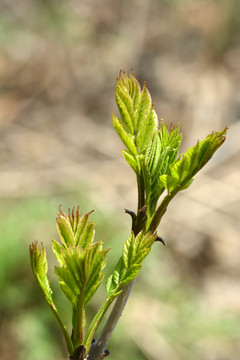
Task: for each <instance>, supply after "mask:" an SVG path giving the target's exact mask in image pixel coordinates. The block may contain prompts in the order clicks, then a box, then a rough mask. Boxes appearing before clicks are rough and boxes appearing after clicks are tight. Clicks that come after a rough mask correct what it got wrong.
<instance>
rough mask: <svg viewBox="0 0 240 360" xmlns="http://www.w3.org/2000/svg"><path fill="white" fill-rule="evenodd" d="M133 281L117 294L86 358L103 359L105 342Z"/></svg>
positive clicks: (110, 333) (114, 324)
mask: <svg viewBox="0 0 240 360" xmlns="http://www.w3.org/2000/svg"><path fill="white" fill-rule="evenodd" d="M134 281H135V280H133V281H132V282H131V283H129V284H127V285H125V286H124V287H123V290H122V292H121V294H120V295H119V296H118V298H117V300H116V302H115V304H114V306H113V309H112V311H111V314H110V315H109V318H108V320H107V322H106V324H105V325H104V327H103V329H102V331H101V333H100V335H99V337H98V339H97V340H96V341H95V342H94V343H93V344H92V346H91V349H90V352H89V358H88V360H101V359H103V356H104V350H105V349H106V348H107V344H108V342H109V340H110V338H111V336H112V333H113V330H114V329H115V327H116V325H117V323H118V320H119V319H120V317H121V315H122V312H123V309H124V307H125V305H126V302H127V300H128V297H129V295H130V293H131V290H132V287H133V284H134Z"/></svg>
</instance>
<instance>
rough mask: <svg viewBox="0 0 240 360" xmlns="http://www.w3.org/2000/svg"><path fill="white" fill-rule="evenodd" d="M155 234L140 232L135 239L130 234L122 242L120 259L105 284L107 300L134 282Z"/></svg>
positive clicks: (154, 238)
mask: <svg viewBox="0 0 240 360" xmlns="http://www.w3.org/2000/svg"><path fill="white" fill-rule="evenodd" d="M155 240H156V234H152V233H147V234H143V232H140V233H139V234H138V235H137V236H136V237H135V236H134V234H133V233H132V234H131V235H130V236H129V237H128V238H127V240H126V241H125V242H124V245H123V251H122V256H121V257H120V259H119V261H118V263H117V266H116V267H115V269H114V272H113V274H112V275H111V276H110V277H109V278H108V280H107V282H106V291H107V295H108V297H109V298H112V297H113V298H114V297H116V296H117V295H116V294H119V291H121V289H122V287H123V286H124V285H126V284H128V283H129V282H131V281H132V280H134V279H135V278H136V277H137V275H138V273H139V271H140V269H141V266H142V262H143V260H144V259H145V257H146V256H147V255H148V254H149V252H150V250H151V247H152V244H153V243H154V241H155Z"/></svg>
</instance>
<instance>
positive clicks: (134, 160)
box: [122, 150, 141, 174]
mask: <svg viewBox="0 0 240 360" xmlns="http://www.w3.org/2000/svg"><path fill="white" fill-rule="evenodd" d="M122 153H123V156H124V158H125V160H126V161H127V162H128V164H129V165H130V166H131V168H132V169H133V171H134V172H135V173H136V174H140V171H141V170H140V166H139V163H138V161H137V158H136V157H135V158H134V156H132V155H131V154H130V153H129V152H128V151H127V150H123V151H122Z"/></svg>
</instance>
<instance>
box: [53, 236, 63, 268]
mask: <svg viewBox="0 0 240 360" xmlns="http://www.w3.org/2000/svg"><path fill="white" fill-rule="evenodd" d="M52 249H53V252H54V255H55V256H56V258H57V261H58V263H59V265H61V266H62V265H63V264H64V260H63V258H62V250H64V247H63V246H61V245H60V244H59V243H58V242H57V241H55V240H53V241H52Z"/></svg>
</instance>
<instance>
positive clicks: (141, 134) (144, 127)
mask: <svg viewBox="0 0 240 360" xmlns="http://www.w3.org/2000/svg"><path fill="white" fill-rule="evenodd" d="M145 115H146V117H141V125H140V128H139V130H138V135H137V138H136V144H137V146H138V151H139V154H144V153H145V150H146V148H147V146H148V143H149V141H150V139H151V138H152V136H153V134H154V133H155V132H156V131H157V129H158V117H157V114H156V112H155V110H154V109H153V108H151V109H150V110H149V111H148V112H147V114H145Z"/></svg>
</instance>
